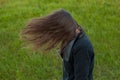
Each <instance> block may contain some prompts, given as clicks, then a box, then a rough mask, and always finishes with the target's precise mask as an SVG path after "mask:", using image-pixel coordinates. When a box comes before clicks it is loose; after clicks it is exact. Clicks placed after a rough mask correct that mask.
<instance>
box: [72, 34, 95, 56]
mask: <svg viewBox="0 0 120 80" xmlns="http://www.w3.org/2000/svg"><path fill="white" fill-rule="evenodd" d="M80 49H84V50H86V51H93V46H92V43H91V41H90V39H89V38H88V36H87V35H86V34H85V35H84V36H83V37H81V38H78V39H77V40H76V41H75V43H74V45H73V48H72V52H73V53H74V54H75V53H77V51H79V50H80Z"/></svg>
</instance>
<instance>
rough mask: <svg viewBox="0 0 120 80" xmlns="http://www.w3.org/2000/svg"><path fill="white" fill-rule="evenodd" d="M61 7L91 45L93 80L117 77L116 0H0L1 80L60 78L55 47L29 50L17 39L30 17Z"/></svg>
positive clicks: (119, 12) (119, 21) (119, 20)
mask: <svg viewBox="0 0 120 80" xmlns="http://www.w3.org/2000/svg"><path fill="white" fill-rule="evenodd" d="M60 8H63V9H66V10H67V11H69V12H70V13H71V14H72V16H73V17H74V18H75V19H76V20H77V21H78V23H79V24H80V25H82V26H83V28H84V29H85V31H86V33H87V35H88V36H89V38H90V39H91V41H92V43H93V45H94V49H95V67H94V80H120V1H119V0H0V80H61V76H62V60H61V58H60V57H59V55H58V54H57V53H56V50H53V51H51V52H49V54H43V53H42V52H37V53H36V52H32V51H31V50H30V49H27V48H24V47H23V46H22V44H21V41H20V40H19V32H20V30H21V29H22V28H24V27H25V24H26V22H27V21H28V20H29V19H31V18H33V17H40V16H45V15H47V14H48V13H50V12H52V11H54V10H57V9H60Z"/></svg>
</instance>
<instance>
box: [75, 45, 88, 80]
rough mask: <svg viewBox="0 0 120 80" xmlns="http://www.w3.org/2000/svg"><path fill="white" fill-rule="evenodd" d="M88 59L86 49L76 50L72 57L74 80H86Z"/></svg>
mask: <svg viewBox="0 0 120 80" xmlns="http://www.w3.org/2000/svg"><path fill="white" fill-rule="evenodd" d="M89 65H90V58H89V54H88V48H87V47H81V48H79V49H77V51H76V52H75V55H74V76H75V79H74V80H88V75H89Z"/></svg>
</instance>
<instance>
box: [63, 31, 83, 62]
mask: <svg viewBox="0 0 120 80" xmlns="http://www.w3.org/2000/svg"><path fill="white" fill-rule="evenodd" d="M83 35H84V33H83V32H80V33H78V34H77V36H76V37H75V38H73V40H71V41H70V42H69V44H68V45H67V46H66V47H65V49H64V53H63V60H65V61H69V57H70V53H71V49H72V47H73V45H74V43H75V41H76V40H77V39H78V38H81V37H82V36H83Z"/></svg>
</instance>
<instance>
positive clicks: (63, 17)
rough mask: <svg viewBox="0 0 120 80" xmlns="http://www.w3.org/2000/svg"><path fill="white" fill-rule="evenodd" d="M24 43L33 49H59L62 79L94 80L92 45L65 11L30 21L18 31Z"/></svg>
mask: <svg viewBox="0 0 120 80" xmlns="http://www.w3.org/2000/svg"><path fill="white" fill-rule="evenodd" d="M21 37H22V39H23V40H25V41H27V42H28V43H30V44H33V45H34V48H35V49H41V48H43V49H44V50H47V51H49V50H51V49H53V48H55V47H57V46H59V48H60V51H59V54H60V55H61V58H62V59H63V79H62V80H93V75H92V72H93V67H94V51H93V46H92V44H91V42H90V40H89V39H88V37H87V36H86V34H85V33H84V31H83V29H82V28H81V27H80V26H79V25H78V24H77V22H76V21H75V20H74V19H73V17H72V16H71V15H70V14H69V13H68V12H67V11H65V10H58V11H55V12H54V13H52V14H49V15H48V16H45V17H41V18H36V19H32V20H31V21H30V22H29V23H28V25H27V27H26V28H25V29H23V30H22V31H21ZM43 46H44V47H43Z"/></svg>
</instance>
